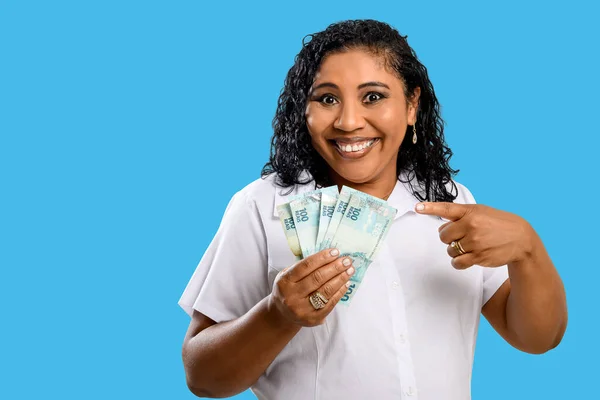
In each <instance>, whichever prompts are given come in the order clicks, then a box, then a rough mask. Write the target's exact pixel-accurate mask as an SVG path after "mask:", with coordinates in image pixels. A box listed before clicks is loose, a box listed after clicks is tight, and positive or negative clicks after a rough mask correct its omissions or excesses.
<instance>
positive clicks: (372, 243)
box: [277, 186, 397, 304]
mask: <svg viewBox="0 0 600 400" xmlns="http://www.w3.org/2000/svg"><path fill="white" fill-rule="evenodd" d="M277 212H278V213H279V219H280V220H281V224H282V226H283V230H284V232H285V236H286V239H287V242H288V245H289V246H290V249H291V250H292V252H293V253H294V255H295V256H296V257H297V258H298V259H302V258H305V257H308V256H310V255H311V254H314V253H317V252H318V251H321V250H324V249H327V248H337V249H339V251H340V256H349V257H350V258H352V261H353V266H354V268H355V270H356V272H355V273H354V275H352V277H351V278H350V281H351V284H350V287H349V288H348V291H347V292H346V294H345V295H344V297H342V299H341V300H340V302H341V303H343V304H349V303H350V300H351V299H352V297H353V296H354V294H355V293H356V290H357V289H358V287H359V286H360V283H361V282H362V280H363V278H364V276H365V273H366V271H367V268H368V267H369V265H370V264H371V262H373V259H374V258H375V256H376V255H377V252H378V251H379V249H380V247H381V244H382V243H383V241H384V239H385V237H386V235H387V233H388V230H389V228H390V225H391V223H392V220H393V219H394V216H395V215H396V212H397V210H396V209H395V208H393V207H391V206H389V205H388V204H387V202H386V201H385V200H381V199H378V198H376V197H373V196H371V195H368V194H366V193H363V192H360V191H358V190H355V189H352V188H350V187H347V186H343V187H342V191H341V192H340V193H338V189H337V186H330V187H326V188H322V189H318V190H315V191H312V192H308V193H304V194H302V195H298V196H294V197H292V198H291V201H290V202H288V203H285V204H281V205H278V206H277Z"/></svg>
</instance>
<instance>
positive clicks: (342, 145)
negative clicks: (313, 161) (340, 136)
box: [331, 138, 380, 158]
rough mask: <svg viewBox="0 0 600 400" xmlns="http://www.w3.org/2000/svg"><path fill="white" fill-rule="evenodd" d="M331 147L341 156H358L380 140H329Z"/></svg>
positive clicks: (361, 155)
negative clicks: (331, 143)
mask: <svg viewBox="0 0 600 400" xmlns="http://www.w3.org/2000/svg"><path fill="white" fill-rule="evenodd" d="M331 142H333V147H335V148H336V150H337V151H338V152H339V153H340V155H341V156H342V157H343V158H360V157H363V156H364V155H366V154H367V153H368V152H369V150H371V148H372V147H373V146H374V145H376V144H377V143H379V142H380V139H379V138H373V139H365V140H361V141H347V140H335V139H334V140H331Z"/></svg>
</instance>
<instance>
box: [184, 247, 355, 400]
mask: <svg viewBox="0 0 600 400" xmlns="http://www.w3.org/2000/svg"><path fill="white" fill-rule="evenodd" d="M338 257H339V251H338V250H335V249H327V250H323V251H320V252H318V253H316V254H313V255H311V256H308V257H307V258H305V259H303V260H301V261H298V262H297V263H296V264H294V265H293V266H292V267H290V268H286V269H285V270H283V271H282V272H281V273H280V274H279V275H278V276H277V277H276V278H275V281H274V283H273V291H272V293H271V294H270V295H268V296H267V297H265V298H264V299H262V300H261V301H260V302H258V304H256V305H255V306H254V307H252V308H251V309H250V311H248V312H247V313H246V314H244V315H243V316H241V317H240V318H237V319H234V320H231V321H227V322H222V323H219V324H217V323H215V321H213V320H211V319H210V318H208V317H206V316H205V315H203V314H201V313H199V312H198V311H196V310H194V313H193V315H192V322H191V323H190V326H189V329H188V332H187V334H186V336H185V340H184V344H183V349H182V357H183V363H184V367H185V372H186V379H187V384H188V387H189V388H190V390H191V391H192V393H194V394H195V395H197V396H201V397H228V396H233V395H235V394H237V393H240V392H242V391H244V390H246V389H248V388H249V387H250V386H252V385H253V384H254V382H256V381H257V380H258V378H259V377H260V376H261V375H262V374H263V373H264V372H265V370H266V369H267V367H268V366H269V365H270V364H271V362H272V361H273V360H274V359H275V357H277V355H278V354H279V353H280V352H281V350H283V348H284V347H285V346H286V344H287V343H288V342H289V341H290V340H292V338H293V337H294V336H295V335H296V334H297V333H298V331H299V330H300V329H301V328H302V327H303V326H306V327H311V326H316V325H320V324H322V323H323V322H324V321H325V317H326V316H327V315H328V314H329V313H330V312H331V311H332V310H333V308H334V307H335V305H336V304H337V303H338V301H339V300H340V299H341V298H342V296H343V295H344V294H345V293H346V290H347V288H348V287H347V284H348V283H349V280H350V276H351V275H352V274H353V272H354V268H353V267H352V262H351V259H350V258H349V257H341V258H338ZM316 290H318V291H319V293H321V294H322V295H323V296H324V297H325V298H326V299H328V300H329V301H328V302H327V303H326V304H325V305H324V306H323V307H322V308H320V309H315V308H314V307H313V306H312V305H311V303H310V301H309V299H308V297H309V296H310V295H311V294H312V293H314V292H315V291H316Z"/></svg>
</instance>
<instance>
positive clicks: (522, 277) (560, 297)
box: [482, 228, 567, 354]
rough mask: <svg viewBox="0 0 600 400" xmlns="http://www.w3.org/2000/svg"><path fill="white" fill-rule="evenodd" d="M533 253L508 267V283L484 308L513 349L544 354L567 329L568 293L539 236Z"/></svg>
mask: <svg viewBox="0 0 600 400" xmlns="http://www.w3.org/2000/svg"><path fill="white" fill-rule="evenodd" d="M530 229H531V230H530V235H531V236H530V237H531V238H532V245H531V247H530V248H531V251H530V252H528V256H526V257H525V258H523V259H522V260H519V261H515V262H512V263H509V264H508V274H509V276H510V280H509V281H507V282H505V283H504V284H503V285H502V287H500V289H498V291H497V292H496V293H495V294H494V296H492V298H491V299H490V300H489V301H488V302H487V303H486V304H485V306H484V307H483V309H482V312H483V315H484V316H485V317H486V319H487V320H488V321H489V322H490V324H491V325H492V326H493V327H494V329H495V330H496V331H497V332H498V333H499V334H500V335H501V336H502V337H503V338H504V339H505V340H506V341H507V342H509V343H510V344H512V345H513V346H514V347H516V348H518V349H520V350H523V351H526V352H528V353H533V354H541V353H544V352H546V351H548V350H550V349H553V348H554V347H556V346H558V344H559V343H560V341H561V339H562V337H563V335H564V333H565V330H566V327H567V302H566V296H565V290H564V287H563V284H562V281H561V279H560V277H559V275H558V272H557V271H556V269H555V268H554V265H553V264H552V260H551V259H550V256H548V253H547V252H546V250H545V248H544V245H543V243H542V241H541V239H540V238H539V236H538V235H537V233H536V232H535V231H534V230H533V228H530Z"/></svg>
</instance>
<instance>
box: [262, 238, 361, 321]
mask: <svg viewBox="0 0 600 400" xmlns="http://www.w3.org/2000/svg"><path fill="white" fill-rule="evenodd" d="M338 257H339V251H338V250H337V249H326V250H322V251H320V252H318V253H315V254H313V255H311V256H308V257H306V258H305V259H303V260H300V261H298V262H297V263H296V264H294V265H292V266H291V267H288V268H285V269H284V270H283V271H281V272H280V273H279V274H278V275H277V277H276V278H275V282H274V283H273V291H272V292H271V296H270V299H269V308H270V309H271V310H272V311H275V312H276V313H277V314H279V315H280V316H281V317H282V318H283V319H284V320H285V321H287V322H291V323H293V324H296V325H300V326H316V325H321V324H322V323H324V322H325V317H327V315H328V314H329V313H330V312H331V310H333V307H335V305H336V304H337V303H338V301H340V299H341V298H342V296H344V294H346V291H347V289H348V286H347V285H349V284H350V283H349V280H350V276H352V274H353V273H354V268H353V267H352V260H351V259H350V257H339V258H338ZM317 290H318V291H319V293H321V294H322V295H323V296H324V297H325V298H326V299H327V300H328V301H327V303H326V304H325V306H324V307H323V308H320V309H318V310H316V309H315V308H314V307H313V306H312V304H311V302H310V300H309V297H310V295H311V294H313V293H314V292H315V291H317Z"/></svg>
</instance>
